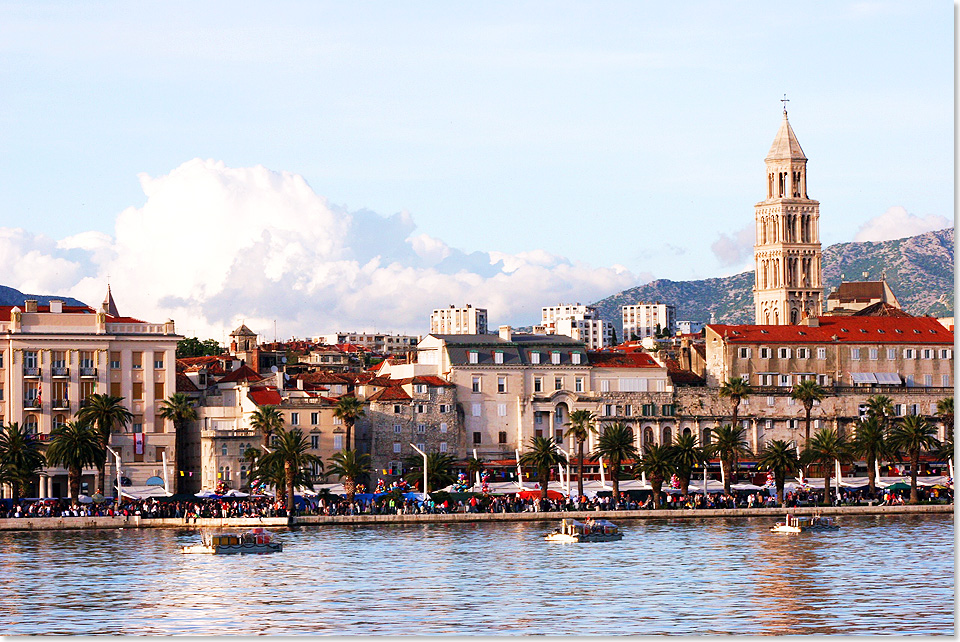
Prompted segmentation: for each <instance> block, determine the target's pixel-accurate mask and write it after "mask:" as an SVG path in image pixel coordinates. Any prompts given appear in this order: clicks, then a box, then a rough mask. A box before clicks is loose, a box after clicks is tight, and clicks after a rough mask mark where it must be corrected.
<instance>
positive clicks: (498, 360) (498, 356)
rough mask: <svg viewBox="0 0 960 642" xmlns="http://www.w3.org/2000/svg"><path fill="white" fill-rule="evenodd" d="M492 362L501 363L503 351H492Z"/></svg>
mask: <svg viewBox="0 0 960 642" xmlns="http://www.w3.org/2000/svg"><path fill="white" fill-rule="evenodd" d="M493 362H494V363H503V353H502V352H500V351H499V350H497V351H496V352H494V353H493Z"/></svg>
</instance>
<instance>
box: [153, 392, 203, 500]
mask: <svg viewBox="0 0 960 642" xmlns="http://www.w3.org/2000/svg"><path fill="white" fill-rule="evenodd" d="M157 414H159V415H160V416H161V417H163V418H164V419H167V420H169V421H171V422H173V430H174V448H176V462H175V465H176V467H177V472H176V473H174V476H173V478H174V480H176V483H175V484H174V486H175V487H176V492H178V493H180V492H183V488H181V486H182V484H181V483H180V480H181V479H182V478H181V477H180V471H181V470H184V469H185V468H186V464H185V462H186V450H187V449H186V432H187V424H189V423H190V422H191V421H196V420H197V410H196V408H194V407H193V402H192V401H191V399H190V397H188V396H187V395H185V394H183V393H182V392H176V393H174V394H172V395H170V396H169V397H167V398H166V399H164V400H162V401H161V402H160V412H159V413H157Z"/></svg>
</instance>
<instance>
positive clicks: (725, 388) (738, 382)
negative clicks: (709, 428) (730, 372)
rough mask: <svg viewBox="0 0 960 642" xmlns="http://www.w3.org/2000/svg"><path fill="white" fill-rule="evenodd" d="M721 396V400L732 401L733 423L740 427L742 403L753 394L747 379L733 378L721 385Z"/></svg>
mask: <svg viewBox="0 0 960 642" xmlns="http://www.w3.org/2000/svg"><path fill="white" fill-rule="evenodd" d="M719 394H720V398H721V399H729V400H730V407H731V409H732V410H733V413H732V415H733V421H732V422H731V423H732V425H734V426H738V427H739V425H740V421H739V419H738V417H739V411H740V402H741V401H743V400H744V399H746V398H747V397H749V396H750V395H752V394H753V388H751V387H750V384H749V383H748V382H747V380H746V379H744V378H742V377H731V378H730V379H728V380H727V381H725V382H724V383H723V384H721V385H720V390H719Z"/></svg>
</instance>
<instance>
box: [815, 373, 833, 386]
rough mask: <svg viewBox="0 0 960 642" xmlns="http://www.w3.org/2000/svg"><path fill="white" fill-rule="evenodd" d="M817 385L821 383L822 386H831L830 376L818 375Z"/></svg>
mask: <svg viewBox="0 0 960 642" xmlns="http://www.w3.org/2000/svg"><path fill="white" fill-rule="evenodd" d="M817 383H819V384H820V385H821V386H829V385H830V375H825V374H818V375H817Z"/></svg>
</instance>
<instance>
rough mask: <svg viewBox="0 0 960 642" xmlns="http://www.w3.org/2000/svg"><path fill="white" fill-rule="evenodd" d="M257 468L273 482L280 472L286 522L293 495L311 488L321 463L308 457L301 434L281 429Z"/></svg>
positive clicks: (305, 444)
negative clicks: (284, 491)
mask: <svg viewBox="0 0 960 642" xmlns="http://www.w3.org/2000/svg"><path fill="white" fill-rule="evenodd" d="M257 467H258V468H259V469H262V470H263V471H264V473H265V475H264V476H265V477H273V478H274V480H276V477H278V476H279V475H278V472H279V471H281V470H282V471H283V487H284V489H285V490H286V497H287V501H286V506H287V516H288V520H289V519H290V518H291V517H292V516H293V509H294V499H293V495H294V491H295V490H296V489H297V488H309V487H310V486H312V485H313V479H314V477H313V476H314V470H320V471H322V470H323V460H322V459H320V458H319V457H317V456H316V455H313V454H310V441H309V440H308V439H307V437H306V436H305V435H304V434H303V431H302V430H300V429H299V428H291V429H290V430H284V429H283V428H280V429H279V430H278V431H277V439H276V440H275V443H274V444H273V449H272V450H271V451H270V452H268V453H265V454H264V455H262V456H261V457H260V458H259V459H258V460H257ZM278 488H279V487H278Z"/></svg>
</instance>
